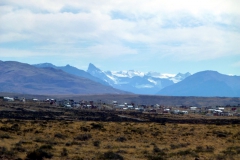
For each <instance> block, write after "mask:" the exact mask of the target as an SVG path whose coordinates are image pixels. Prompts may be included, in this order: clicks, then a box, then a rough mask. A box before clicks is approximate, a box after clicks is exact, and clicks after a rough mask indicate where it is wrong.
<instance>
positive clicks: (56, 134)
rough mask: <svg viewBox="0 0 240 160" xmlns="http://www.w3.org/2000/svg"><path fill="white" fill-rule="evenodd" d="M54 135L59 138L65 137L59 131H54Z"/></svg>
mask: <svg viewBox="0 0 240 160" xmlns="http://www.w3.org/2000/svg"><path fill="white" fill-rule="evenodd" d="M54 137H56V138H59V139H65V138H66V136H65V135H63V134H61V133H55V135H54Z"/></svg>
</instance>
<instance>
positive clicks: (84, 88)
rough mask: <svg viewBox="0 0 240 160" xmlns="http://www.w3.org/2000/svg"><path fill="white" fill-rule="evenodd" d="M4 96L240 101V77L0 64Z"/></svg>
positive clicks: (208, 73) (213, 73) (217, 74)
mask: <svg viewBox="0 0 240 160" xmlns="http://www.w3.org/2000/svg"><path fill="white" fill-rule="evenodd" d="M0 92H16V93H26V94H130V93H135V94H145V95H164V96H165V95H166V96H201V97H212V96H213V97H215V96H221V97H239V96H240V76H229V75H224V74H221V73H218V72H216V71H201V72H198V73H195V74H193V75H191V74H190V73H188V72H187V73H184V74H183V73H178V74H176V75H175V74H160V73H158V72H147V73H144V72H140V71H134V70H128V71H102V70H101V69H99V68H97V67H96V66H94V65H93V64H91V63H90V64H89V66H88V69H87V71H84V70H81V69H78V68H76V67H73V66H70V65H66V66H61V67H59V66H55V65H53V64H51V63H42V64H35V65H29V64H26V63H20V62H13V61H6V62H3V61H0Z"/></svg>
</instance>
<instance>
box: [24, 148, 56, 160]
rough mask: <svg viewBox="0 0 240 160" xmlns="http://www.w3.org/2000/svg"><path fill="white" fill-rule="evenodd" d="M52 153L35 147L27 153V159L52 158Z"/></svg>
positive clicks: (41, 159) (40, 159)
mask: <svg viewBox="0 0 240 160" xmlns="http://www.w3.org/2000/svg"><path fill="white" fill-rule="evenodd" d="M52 156H53V155H52V154H51V153H49V152H46V151H44V150H42V149H37V150H34V151H32V152H29V153H28V154H27V158H26V159H27V160H43V159H44V158H52Z"/></svg>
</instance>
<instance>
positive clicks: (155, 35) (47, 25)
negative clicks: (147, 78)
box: [0, 0, 240, 75]
mask: <svg viewBox="0 0 240 160" xmlns="http://www.w3.org/2000/svg"><path fill="white" fill-rule="evenodd" d="M0 60H2V61H19V62H23V63H29V64H38V63H45V62H48V63H52V64H54V65H56V66H65V65H67V64H70V65H72V66H75V67H77V68H79V69H83V70H87V67H88V64H89V63H92V64H94V65H95V66H97V67H98V68H100V69H101V70H103V71H107V70H111V71H120V70H136V71H142V72H148V71H154V72H160V73H175V74H176V73H179V72H181V73H186V72H190V73H192V74H194V73H196V72H199V71H203V70H214V71H218V72H220V73H223V74H231V75H240V1H239V0H211V1H209V0H201V1H199V0H130V1H129V0H87V1H86V0H70V1H69V0H38V1H35V0H1V1H0Z"/></svg>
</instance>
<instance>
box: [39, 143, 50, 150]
mask: <svg viewBox="0 0 240 160" xmlns="http://www.w3.org/2000/svg"><path fill="white" fill-rule="evenodd" d="M39 149H46V150H49V149H53V148H52V146H51V145H49V144H47V145H42V146H41V147H40V148H39Z"/></svg>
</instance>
